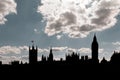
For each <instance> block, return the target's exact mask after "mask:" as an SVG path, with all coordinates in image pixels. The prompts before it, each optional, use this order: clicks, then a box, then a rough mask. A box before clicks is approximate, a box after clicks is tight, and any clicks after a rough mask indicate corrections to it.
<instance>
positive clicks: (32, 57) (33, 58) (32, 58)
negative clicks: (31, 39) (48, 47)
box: [29, 45, 38, 64]
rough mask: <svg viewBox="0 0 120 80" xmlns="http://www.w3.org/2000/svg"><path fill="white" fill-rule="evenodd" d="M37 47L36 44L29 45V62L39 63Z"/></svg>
mask: <svg viewBox="0 0 120 80" xmlns="http://www.w3.org/2000/svg"><path fill="white" fill-rule="evenodd" d="M37 52H38V49H37V47H36V48H35V47H34V45H33V46H32V48H31V47H29V64H35V63H37Z"/></svg>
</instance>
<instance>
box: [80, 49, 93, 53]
mask: <svg viewBox="0 0 120 80" xmlns="http://www.w3.org/2000/svg"><path fill="white" fill-rule="evenodd" d="M78 52H80V53H91V49H90V48H81V49H78Z"/></svg>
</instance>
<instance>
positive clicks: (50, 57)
mask: <svg viewBox="0 0 120 80" xmlns="http://www.w3.org/2000/svg"><path fill="white" fill-rule="evenodd" d="M48 61H49V62H52V61H53V52H52V48H51V49H50V54H49V57H48Z"/></svg>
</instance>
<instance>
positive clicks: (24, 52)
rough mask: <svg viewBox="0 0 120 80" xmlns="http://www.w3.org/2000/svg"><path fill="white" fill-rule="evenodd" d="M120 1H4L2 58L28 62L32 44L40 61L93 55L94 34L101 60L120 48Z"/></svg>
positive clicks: (1, 1) (1, 3)
mask: <svg viewBox="0 0 120 80" xmlns="http://www.w3.org/2000/svg"><path fill="white" fill-rule="evenodd" d="M119 25H120V1H119V0H0V37H1V38H0V61H2V62H3V63H4V64H8V63H10V62H11V61H14V60H19V61H23V62H28V53H29V50H28V47H29V46H32V43H31V41H34V44H35V46H38V55H39V56H38V60H40V59H41V55H45V56H48V55H49V49H50V46H52V48H53V54H54V59H55V60H59V59H60V58H63V59H65V55H66V54H68V53H69V54H71V53H72V52H73V51H74V52H77V53H79V54H80V56H84V55H88V56H89V57H91V43H92V40H93V36H94V34H96V36H97V40H98V43H99V59H100V60H101V59H102V58H103V57H105V58H106V59H107V60H110V57H111V56H112V54H113V52H114V50H116V51H119V50H120V37H119V34H120V31H119V30H120V27H119Z"/></svg>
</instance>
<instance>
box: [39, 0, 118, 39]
mask: <svg viewBox="0 0 120 80" xmlns="http://www.w3.org/2000/svg"><path fill="white" fill-rule="evenodd" d="M41 3H42V5H40V6H39V7H38V12H39V13H41V14H42V15H43V16H44V19H45V20H47V24H46V27H45V33H46V34H48V36H52V35H55V34H60V33H61V34H67V35H68V36H69V37H71V38H83V37H86V36H87V35H88V34H89V33H90V32H93V31H103V30H105V29H108V28H111V27H113V26H114V25H115V23H116V22H117V19H116V16H117V15H118V14H119V12H120V1H119V0H54V1H53V0H41ZM48 8H49V9H48Z"/></svg>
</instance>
